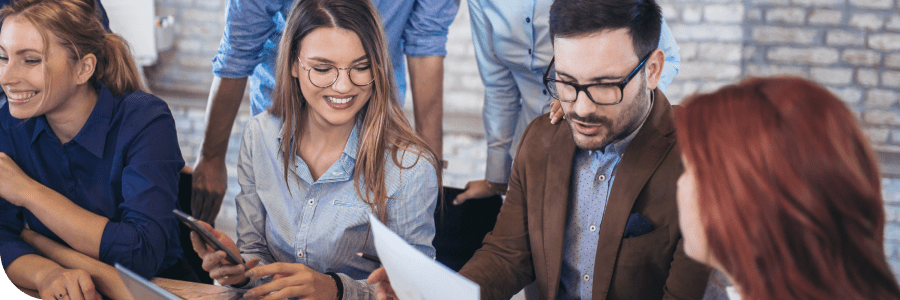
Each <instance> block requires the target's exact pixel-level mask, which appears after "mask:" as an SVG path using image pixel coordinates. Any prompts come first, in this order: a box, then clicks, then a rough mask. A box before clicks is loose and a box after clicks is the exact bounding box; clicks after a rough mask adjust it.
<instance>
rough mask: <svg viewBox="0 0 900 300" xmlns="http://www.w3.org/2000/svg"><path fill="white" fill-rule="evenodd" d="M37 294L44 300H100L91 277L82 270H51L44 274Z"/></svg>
mask: <svg viewBox="0 0 900 300" xmlns="http://www.w3.org/2000/svg"><path fill="white" fill-rule="evenodd" d="M38 293H39V294H40V295H41V299H45V300H56V299H66V300H69V299H71V300H100V299H101V298H100V293H98V292H97V290H96V288H95V287H94V282H93V281H92V280H91V275H90V274H88V272H87V271H84V270H72V269H65V268H53V269H52V270H50V271H48V272H47V274H44V276H43V278H42V279H41V281H40V283H39V285H38Z"/></svg>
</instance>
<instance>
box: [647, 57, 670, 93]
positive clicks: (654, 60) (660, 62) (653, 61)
mask: <svg viewBox="0 0 900 300" xmlns="http://www.w3.org/2000/svg"><path fill="white" fill-rule="evenodd" d="M665 64H666V54H665V53H663V51H662V50H661V49H656V50H654V51H653V54H650V57H648V58H647V62H645V63H644V68H645V69H646V71H647V88H649V89H650V90H655V89H656V85H657V84H659V78H660V77H661V76H662V70H663V66H665Z"/></svg>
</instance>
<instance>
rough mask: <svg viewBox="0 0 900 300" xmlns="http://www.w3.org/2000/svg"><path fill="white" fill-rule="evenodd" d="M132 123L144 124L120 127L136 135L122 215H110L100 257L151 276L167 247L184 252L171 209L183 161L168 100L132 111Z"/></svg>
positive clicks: (126, 170) (125, 175) (128, 154)
mask: <svg viewBox="0 0 900 300" xmlns="http://www.w3.org/2000/svg"><path fill="white" fill-rule="evenodd" d="M126 118H128V116H126ZM141 119H144V120H141ZM129 123H131V124H146V126H143V128H141V127H140V126H139V125H137V126H136V127H123V128H122V133H121V134H122V135H127V134H128V133H125V131H131V130H134V131H132V132H138V133H136V134H134V137H135V138H134V139H133V140H131V144H130V145H129V146H128V148H127V149H128V150H127V152H126V153H125V157H124V164H125V167H124V168H123V171H122V196H123V198H124V200H123V201H122V203H121V204H119V206H118V208H119V211H120V212H121V215H119V216H118V217H116V218H111V219H110V221H109V222H108V223H107V224H106V227H105V228H104V230H103V235H102V237H101V239H100V260H101V261H103V262H105V263H107V264H114V263H119V264H121V265H123V266H125V267H126V268H129V269H131V270H133V271H135V272H136V273H138V274H140V275H141V276H144V277H152V276H154V275H156V274H157V273H158V272H159V271H160V270H161V269H162V268H164V267H168V266H163V261H164V259H165V257H166V254H167V252H168V251H177V252H180V251H181V247H180V246H178V245H179V244H178V243H179V242H178V223H177V221H176V220H175V217H174V216H173V215H172V210H173V209H175V208H176V207H177V203H178V178H179V175H178V172H179V171H180V170H181V168H183V167H184V160H183V159H182V157H181V150H180V148H179V147H178V138H177V136H176V135H175V134H174V133H175V132H176V131H175V120H174V119H173V118H172V114H171V112H169V109H168V107H167V106H166V105H165V103H163V102H161V101H160V102H157V103H155V105H153V106H150V107H145V108H144V109H142V111H141V112H140V113H133V114H131V116H130V120H129ZM173 243H174V244H173ZM178 256H179V257H180V255H178Z"/></svg>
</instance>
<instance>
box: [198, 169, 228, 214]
mask: <svg viewBox="0 0 900 300" xmlns="http://www.w3.org/2000/svg"><path fill="white" fill-rule="evenodd" d="M191 185H192V190H193V191H192V192H191V214H192V215H193V216H194V218H195V219H197V220H201V221H204V222H207V223H213V222H215V221H216V216H218V215H219V209H221V208H222V200H223V199H225V190H226V189H227V188H228V170H227V169H226V168H225V157H221V158H212V159H207V158H204V157H203V156H200V159H199V160H197V165H195V166H194V175H193V181H192V183H191Z"/></svg>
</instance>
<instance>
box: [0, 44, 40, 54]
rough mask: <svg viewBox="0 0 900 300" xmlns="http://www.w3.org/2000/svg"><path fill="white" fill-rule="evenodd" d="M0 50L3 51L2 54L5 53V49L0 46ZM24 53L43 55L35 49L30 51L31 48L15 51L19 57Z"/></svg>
mask: <svg viewBox="0 0 900 300" xmlns="http://www.w3.org/2000/svg"><path fill="white" fill-rule="evenodd" d="M0 50H3V52H6V48H3V46H0ZM25 52H37V53H38V54H44V53H43V52H41V51H38V50H37V49H31V48H27V49H22V50H19V51H16V54H19V55H21V54H22V53H25Z"/></svg>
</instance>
